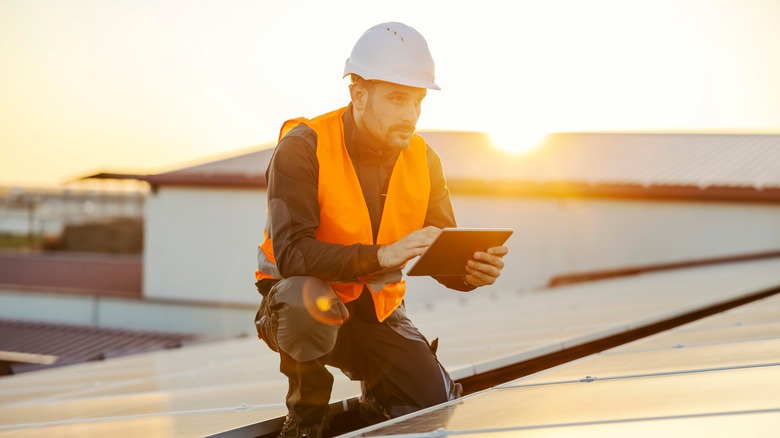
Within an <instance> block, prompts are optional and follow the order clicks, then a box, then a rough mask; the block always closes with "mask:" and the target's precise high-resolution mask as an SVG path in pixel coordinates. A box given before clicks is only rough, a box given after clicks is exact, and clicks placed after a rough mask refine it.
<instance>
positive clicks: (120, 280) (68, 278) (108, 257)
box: [0, 251, 142, 297]
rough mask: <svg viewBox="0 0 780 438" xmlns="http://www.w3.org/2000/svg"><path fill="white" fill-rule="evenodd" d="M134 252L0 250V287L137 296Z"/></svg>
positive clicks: (138, 261) (139, 267)
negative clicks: (93, 252) (98, 252)
mask: <svg viewBox="0 0 780 438" xmlns="http://www.w3.org/2000/svg"><path fill="white" fill-rule="evenodd" d="M141 273H142V261H141V256H140V255H135V254H97V253H95V254H92V253H56V252H23V251H22V252H20V251H2V252H0V286H5V287H7V288H8V287H11V288H14V289H19V288H21V289H26V288H32V289H35V290H44V291H46V290H52V291H56V292H67V293H83V294H100V295H110V296H122V297H140V296H141Z"/></svg>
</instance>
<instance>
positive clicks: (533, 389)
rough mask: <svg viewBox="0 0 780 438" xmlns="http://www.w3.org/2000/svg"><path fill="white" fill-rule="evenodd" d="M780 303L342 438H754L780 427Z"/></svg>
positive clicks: (758, 305) (770, 301)
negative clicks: (463, 437)
mask: <svg viewBox="0 0 780 438" xmlns="http://www.w3.org/2000/svg"><path fill="white" fill-rule="evenodd" d="M778 351H780V296H777V295H776V296H773V297H770V298H766V299H764V300H761V301H757V302H754V303H751V304H748V305H745V306H742V307H738V308H735V309H732V310H730V311H727V312H724V313H722V314H719V315H715V316H711V317H708V318H705V319H702V320H699V321H696V322H693V323H690V324H687V325H684V326H680V327H678V328H676V329H673V330H670V331H667V332H664V333H661V334H658V335H656V336H653V337H649V338H646V339H642V340H638V341H636V342H633V343H631V344H627V345H625V346H621V347H617V348H614V349H612V350H608V351H605V352H603V353H601V354H597V355H593V356H589V357H586V358H583V359H580V360H578V361H575V362H572V363H569V364H565V365H561V366H559V367H556V368H553V369H550V370H548V371H543V372H540V373H537V374H535V375H532V376H530V377H526V378H522V379H519V380H516V381H513V382H509V383H506V384H503V385H500V386H497V387H494V388H492V389H489V390H486V391H483V392H481V393H477V394H474V395H472V396H468V397H465V398H463V399H460V400H457V401H455V402H451V403H447V404H444V405H440V406H437V407H434V408H430V409H428V410H425V411H421V412H419V413H416V414H412V415H409V416H406V417H403V418H399V419H397V420H392V421H389V422H385V423H383V424H381V425H378V426H375V427H370V428H366V429H363V430H360V431H356V432H354V433H351V434H346V435H345V436H380V435H381V436H390V435H405V436H418V437H440V436H447V435H469V436H474V435H489V436H510V435H511V436H576V437H625V436H632V437H657V436H674V437H688V436H724V437H726V436H751V437H774V436H777V432H778V430H780V398H778V396H777V382H780V355H779V354H778Z"/></svg>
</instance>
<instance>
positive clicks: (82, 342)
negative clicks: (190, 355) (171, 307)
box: [0, 320, 198, 374]
mask: <svg viewBox="0 0 780 438" xmlns="http://www.w3.org/2000/svg"><path fill="white" fill-rule="evenodd" d="M197 339H198V336H197V335H193V334H186V333H167V332H152V331H138V330H119V329H110V328H101V327H91V326H79V325H72V324H51V323H39V322H29V321H11V320H0V352H5V353H15V354H16V353H23V354H28V355H33V356H46V358H47V359H49V360H46V361H37V360H19V361H14V360H11V361H10V362H13V363H11V364H10V365H9V368H10V370H11V372H13V373H14V374H17V373H21V372H28V371H35V370H40V369H48V368H54V367H60V366H65V365H72V364H76V363H82V362H88V361H95V360H103V359H107V358H110V357H118V356H124V355H128V354H136V353H142V352H147V351H154V350H161V349H166V348H177V347H181V346H182V345H183V344H184V343H189V342H194V341H195V340H197ZM33 359H34V358H33ZM0 360H6V361H8V360H7V359H4V358H3V357H2V355H0Z"/></svg>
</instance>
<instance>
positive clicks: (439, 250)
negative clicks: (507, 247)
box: [406, 228, 514, 277]
mask: <svg viewBox="0 0 780 438" xmlns="http://www.w3.org/2000/svg"><path fill="white" fill-rule="evenodd" d="M513 232H514V230H513V229H511V228H443V229H442V231H441V233H440V234H439V235H438V236H437V237H436V239H435V240H434V241H433V243H431V246H429V247H428V249H426V250H425V252H424V253H423V254H422V255H421V256H420V258H419V259H418V260H417V261H416V262H415V264H414V265H413V266H412V267H411V268H409V270H408V271H407V273H406V275H408V276H411V277H418V276H460V275H466V274H468V273H467V272H466V263H467V262H468V261H469V260H471V259H472V258H473V255H474V253H475V252H477V251H487V250H488V248H492V247H494V246H501V245H503V244H504V243H505V242H506V241H507V240H508V239H509V236H511V235H512V233H513Z"/></svg>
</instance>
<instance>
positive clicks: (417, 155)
mask: <svg viewBox="0 0 780 438" xmlns="http://www.w3.org/2000/svg"><path fill="white" fill-rule="evenodd" d="M344 111H346V108H341V109H338V110H336V111H332V112H330V113H327V114H323V115H321V116H318V117H315V118H314V119H311V120H308V119H304V118H298V119H293V120H289V121H287V122H285V123H284V125H283V126H282V129H281V131H280V134H279V138H280V140H281V138H282V137H284V135H286V134H287V133H288V132H289V131H290V130H291V129H292V128H294V127H295V126H297V125H299V124H301V123H304V124H306V125H307V126H309V127H310V128H311V129H313V130H314V131H315V132H316V133H317V161H318V163H319V179H318V201H319V204H320V224H319V226H318V227H317V230H316V231H315V235H316V237H317V239H318V240H321V241H323V242H329V243H337V244H342V245H353V244H355V243H362V244H366V245H371V244H373V243H374V242H373V232H372V227H371V217H370V216H369V214H368V207H367V206H366V201H365V199H364V198H363V191H362V189H361V186H360V182H359V180H358V177H357V173H356V172H355V169H354V167H353V165H352V160H351V159H350V157H349V153H348V152H347V148H346V146H345V145H344V134H343V132H344V126H343V122H342V115H343V114H344ZM427 148H428V146H427V145H426V144H425V140H423V139H422V137H420V136H418V135H416V134H414V135H413V136H412V139H411V142H410V145H409V147H408V148H406V149H404V150H403V151H401V153H400V154H399V155H398V160H397V161H396V163H395V166H394V167H393V172H392V175H391V176H390V184H389V186H388V190H387V196H386V199H385V206H384V210H383V212H382V219H381V221H380V224H379V233H378V234H377V241H376V243H377V244H380V245H383V244H389V243H392V242H395V241H397V240H399V239H401V238H402V237H404V236H406V235H407V234H409V233H411V232H412V231H415V230H419V229H420V228H422V227H423V224H424V222H425V215H426V213H427V210H428V198H429V196H430V185H431V182H430V177H429V175H428V160H427ZM272 237H273V236H270V234H269V232H268V226H266V231H265V241H263V243H262V244H261V245H260V249H259V251H258V259H259V260H258V271H257V272H256V277H257V279H258V280H261V279H263V278H279V273H278V270H277V269H276V266H275V258H274V255H273V245H272V244H271V239H272ZM363 285H366V286H368V289H369V290H370V291H371V297H372V298H373V300H374V309H375V310H376V316H377V319H378V320H379V321H384V320H385V319H386V318H387V317H388V316H390V314H391V313H393V311H394V310H395V309H396V308H398V306H399V305H400V304H401V302H402V301H403V297H404V294H405V292H406V282H405V281H404V280H403V278H402V274H401V269H400V268H399V269H396V270H392V271H382V272H379V273H375V274H372V275H369V276H366V277H361V278H359V279H356V280H355V281H350V282H343V283H331V286H332V287H333V289H334V290H335V291H336V293H337V294H338V296H339V298H341V300H342V301H343V302H345V303H348V302H350V301H353V300H355V299H357V298H358V297H359V296H360V294H361V293H362V291H363Z"/></svg>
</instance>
